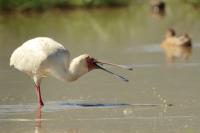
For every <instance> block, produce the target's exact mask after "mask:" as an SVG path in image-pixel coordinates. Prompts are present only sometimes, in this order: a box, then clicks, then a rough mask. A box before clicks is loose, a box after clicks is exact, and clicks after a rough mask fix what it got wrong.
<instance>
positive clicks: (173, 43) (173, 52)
mask: <svg viewBox="0 0 200 133" xmlns="http://www.w3.org/2000/svg"><path fill="white" fill-rule="evenodd" d="M161 48H162V49H163V50H164V53H165V55H166V59H167V61H168V62H174V61H175V59H176V58H180V59H183V60H187V59H188V58H189V56H190V55H191V53H192V41H191V38H190V36H189V35H188V34H187V33H185V34H183V35H181V36H176V32H175V30H174V29H168V30H167V31H166V34H165V39H164V41H163V42H162V43H161Z"/></svg>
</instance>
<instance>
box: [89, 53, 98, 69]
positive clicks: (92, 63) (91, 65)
mask: <svg viewBox="0 0 200 133" xmlns="http://www.w3.org/2000/svg"><path fill="white" fill-rule="evenodd" d="M96 62H97V61H96V59H94V58H92V57H90V56H88V57H86V63H87V67H88V71H91V70H93V69H96V68H97V65H96Z"/></svg>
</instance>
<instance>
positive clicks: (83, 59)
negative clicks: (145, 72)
mask: <svg viewBox="0 0 200 133" xmlns="http://www.w3.org/2000/svg"><path fill="white" fill-rule="evenodd" d="M104 64H106V65H111V66H116V67H120V68H124V69H128V70H132V67H129V66H125V65H118V64H113V63H108V62H102V61H100V60H97V59H95V58H94V57H92V56H90V55H88V54H83V55H80V56H78V57H76V58H75V59H73V60H72V63H71V65H70V68H71V71H73V73H76V75H77V77H80V76H82V75H83V74H85V73H87V72H89V71H92V70H94V69H100V70H103V71H106V72H108V73H110V74H112V75H114V76H116V77H118V78H120V79H123V80H124V81H128V80H127V79H126V78H124V77H122V76H121V75H118V74H115V73H113V72H111V71H109V70H107V69H106V68H104V67H103V65H104Z"/></svg>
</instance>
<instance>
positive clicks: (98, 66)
mask: <svg viewBox="0 0 200 133" xmlns="http://www.w3.org/2000/svg"><path fill="white" fill-rule="evenodd" d="M95 64H96V68H97V69H101V70H103V71H106V72H108V73H110V74H112V75H114V76H116V77H118V78H120V79H122V80H123V81H125V82H128V81H129V80H128V79H126V78H125V77H123V76H121V75H118V74H116V73H113V72H111V71H109V70H107V69H105V68H103V67H102V66H101V65H103V64H107V65H112V66H116V67H120V68H124V69H128V70H133V69H132V68H131V67H128V66H125V65H118V64H113V63H107V62H101V61H97V62H96V63H95Z"/></svg>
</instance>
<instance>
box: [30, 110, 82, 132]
mask: <svg viewBox="0 0 200 133" xmlns="http://www.w3.org/2000/svg"><path fill="white" fill-rule="evenodd" d="M43 120H44V119H43V118H42V109H41V108H40V107H39V108H38V109H37V111H36V115H35V131H34V133H47V132H48V131H45V130H44V129H43V127H42V121H43ZM66 132H67V133H78V132H79V131H78V129H74V128H69V129H67V130H66Z"/></svg>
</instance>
